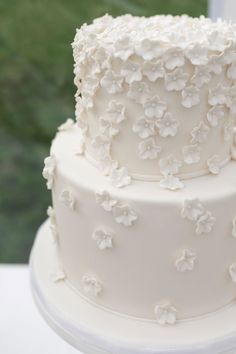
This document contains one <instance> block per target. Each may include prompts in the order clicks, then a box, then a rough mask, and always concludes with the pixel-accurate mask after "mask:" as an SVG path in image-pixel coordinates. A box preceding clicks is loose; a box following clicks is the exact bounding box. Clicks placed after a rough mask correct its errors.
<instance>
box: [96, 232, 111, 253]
mask: <svg viewBox="0 0 236 354" xmlns="http://www.w3.org/2000/svg"><path fill="white" fill-rule="evenodd" d="M92 240H94V241H96V243H97V245H98V248H99V249H100V250H105V249H110V248H112V247H113V233H111V232H110V231H107V230H105V229H103V228H99V229H96V230H95V231H94V232H93V234H92Z"/></svg>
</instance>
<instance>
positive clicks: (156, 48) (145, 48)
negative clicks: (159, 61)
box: [135, 38, 163, 60]
mask: <svg viewBox="0 0 236 354" xmlns="http://www.w3.org/2000/svg"><path fill="white" fill-rule="evenodd" d="M135 50H136V53H137V54H138V55H140V56H141V57H143V59H144V60H152V59H154V58H158V57H160V56H161V54H162V51H163V50H162V46H161V43H160V42H159V41H155V40H150V39H148V38H144V39H142V40H141V41H140V42H139V43H138V44H137V45H136V48H135Z"/></svg>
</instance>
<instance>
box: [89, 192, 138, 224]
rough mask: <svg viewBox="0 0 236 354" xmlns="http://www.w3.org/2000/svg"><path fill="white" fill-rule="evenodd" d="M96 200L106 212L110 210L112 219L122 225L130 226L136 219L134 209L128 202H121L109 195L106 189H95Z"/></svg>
mask: <svg viewBox="0 0 236 354" xmlns="http://www.w3.org/2000/svg"><path fill="white" fill-rule="evenodd" d="M95 197H96V202H97V203H98V204H99V205H100V206H101V207H102V208H103V209H104V210H105V211H107V212H111V213H112V215H113V217H114V220H115V221H116V222H117V223H118V224H121V225H123V226H126V227H127V226H132V225H133V224H134V222H135V221H136V220H137V219H138V215H137V213H136V211H135V210H134V209H132V208H131V207H130V206H129V205H128V204H123V203H121V202H119V201H118V200H117V199H115V198H113V197H111V195H110V193H108V192H107V191H105V190H103V191H97V192H96V194H95Z"/></svg>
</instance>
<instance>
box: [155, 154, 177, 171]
mask: <svg viewBox="0 0 236 354" xmlns="http://www.w3.org/2000/svg"><path fill="white" fill-rule="evenodd" d="M181 166H182V162H181V161H179V160H177V159H176V158H175V157H174V155H169V156H167V157H165V158H162V159H160V161H159V167H160V171H161V173H162V174H163V175H164V176H167V175H175V174H176V173H178V172H179V169H180V167H181Z"/></svg>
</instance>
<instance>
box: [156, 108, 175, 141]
mask: <svg viewBox="0 0 236 354" xmlns="http://www.w3.org/2000/svg"><path fill="white" fill-rule="evenodd" d="M156 126H157V127H158V128H159V134H160V136H162V137H163V138H166V137H167V136H175V135H176V134H177V131H178V126H179V122H178V121H177V120H176V119H175V118H174V117H173V115H172V114H171V113H170V112H166V113H165V114H164V117H163V118H161V119H160V120H158V121H157V122H156Z"/></svg>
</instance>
